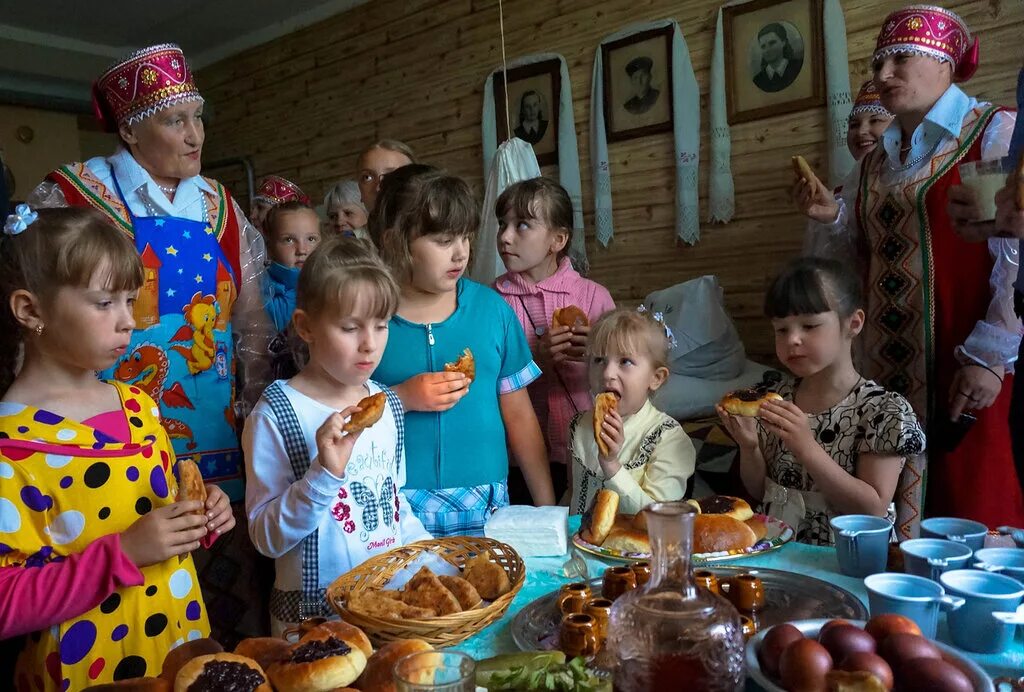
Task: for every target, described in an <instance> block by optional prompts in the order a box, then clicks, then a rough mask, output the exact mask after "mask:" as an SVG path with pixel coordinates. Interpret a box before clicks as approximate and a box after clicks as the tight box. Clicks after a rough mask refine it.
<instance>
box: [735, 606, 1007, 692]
mask: <svg viewBox="0 0 1024 692" xmlns="http://www.w3.org/2000/svg"><path fill="white" fill-rule="evenodd" d="M826 622H828V620H795V621H793V622H791V623H790V624H791V625H793V626H794V627H796V628H797V629H798V630H800V631H801V632H803V633H804V634H805V635H806V636H808V637H817V636H818V630H820V629H821V626H822V625H824V624H825V623H826ZM850 623H851V624H854V625H857V626H858V627H863V626H864V621H863V620H851V621H850ZM765 631H766V630H765ZM765 631H761V632H758V633H757V634H756V635H754V636H753V637H751V639H750V641H748V642H747V650H746V658H747V676H748V677H749V678H750V679H752V680H753V681H754V682H756V683H757V684H758V685H759V686H760V687H761V689H763V690H765V692H785V690H784V689H783V688H781V687H779V686H778V685H777V684H775V682H773V681H772V680H770V679H769V678H768V676H767V675H765V673H764V671H762V670H761V664H760V663H759V662H758V660H757V649H758V647H759V646H761V640H762V639H764V635H765ZM931 642H932V644H934V645H935V646H937V647H938V648H939V651H941V652H942V657H943V658H944V659H946V660H947V661H949V662H950V663H952V664H954V665H956V666H957V667H959V668H960V670H962V671H963V672H964V673H966V674H967V677H968V678H970V679H971V684H973V685H974V692H993V691H994V689H995V688H994V687H993V686H992V679H991V678H989V677H988V675H987V674H986V673H985V671H984V670H982V669H981V666H979V665H978V664H977V663H975V662H974V661H972V660H971V659H969V658H967V657H966V656H964V655H963V654H962V653H960V651H958V650H957V649H954V648H953V647H952V646H949V645H948V644H943V643H942V642H939V641H935V640H934V639H932V640H931Z"/></svg>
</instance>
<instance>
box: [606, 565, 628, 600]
mask: <svg viewBox="0 0 1024 692" xmlns="http://www.w3.org/2000/svg"><path fill="white" fill-rule="evenodd" d="M635 588H636V575H635V574H633V570H631V569H630V568H629V567H609V568H608V569H606V570H605V571H604V581H603V582H602V584H601V595H602V596H604V597H605V598H607V599H609V600H612V601H614V600H615V599H616V598H618V597H619V596H621V595H622V594H624V593H626V592H627V591H632V590H633V589H635Z"/></svg>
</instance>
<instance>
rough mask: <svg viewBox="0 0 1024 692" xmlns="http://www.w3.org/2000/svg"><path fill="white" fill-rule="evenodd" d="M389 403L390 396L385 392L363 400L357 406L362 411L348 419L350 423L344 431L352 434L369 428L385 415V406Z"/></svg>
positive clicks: (346, 424)
mask: <svg viewBox="0 0 1024 692" xmlns="http://www.w3.org/2000/svg"><path fill="white" fill-rule="evenodd" d="M387 401H388V396H387V394H385V393H384V392H377V393H376V394H371V395H370V396H368V397H366V398H364V399H362V400H361V401H360V402H359V403H358V404H356V406H358V407H359V409H360V410H359V411H356V412H355V413H353V414H352V417H351V418H349V419H348V423H345V427H344V428H342V430H343V431H344V432H347V433H349V434H351V433H357V432H359V431H360V430H365V429H366V428H369V427H370V426H371V425H373V424H374V423H376V422H377V421H379V420H380V417H381V416H382V415H384V406H385V405H386V404H387Z"/></svg>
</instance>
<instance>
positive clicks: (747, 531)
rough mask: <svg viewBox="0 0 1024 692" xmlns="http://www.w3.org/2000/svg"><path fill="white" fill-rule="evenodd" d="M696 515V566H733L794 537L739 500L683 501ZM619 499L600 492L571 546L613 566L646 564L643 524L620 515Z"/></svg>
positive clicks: (641, 516) (648, 553)
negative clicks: (616, 562) (615, 562)
mask: <svg viewBox="0 0 1024 692" xmlns="http://www.w3.org/2000/svg"><path fill="white" fill-rule="evenodd" d="M687 502H688V503H689V504H691V505H692V506H693V507H694V508H695V509H696V510H697V512H698V514H697V516H696V517H695V518H694V525H693V555H692V557H691V559H692V560H693V561H695V562H718V561H722V560H733V559H736V558H739V557H745V556H748V555H753V554H757V553H765V552H768V551H770V550H775V549H776V548H779V547H780V546H782V545H784V544H785V543H788V542H789V541H791V540H793V538H794V536H795V532H794V531H793V528H792V527H790V526H789V525H788V524H786V523H785V522H783V521H780V520H779V519H776V518H774V517H769V516H767V515H764V514H755V513H754V511H753V509H751V507H750V505H749V504H748V503H747V502H746V500H743V499H742V498H739V497H731V496H728V495H711V496H710V497H705V498H701V499H699V500H687ZM618 507H619V496H618V493H616V492H614V491H612V490H608V489H607V488H603V489H602V490H599V491H598V493H597V497H596V498H595V500H594V505H593V506H592V507H591V508H590V509H589V510H587V512H586V513H585V514H584V515H583V519H582V521H581V523H580V530H579V531H577V532H576V533H575V534H573V537H572V542H573V544H574V545H575V546H576V547H578V548H579V549H580V550H582V551H584V552H587V553H591V554H592V555H598V556H600V557H606V558H611V559H615V560H624V561H632V560H647V559H649V558H650V557H651V543H650V539H649V538H648V536H647V521H646V517H645V516H644V514H643V512H641V513H640V514H636V515H633V514H619V512H618Z"/></svg>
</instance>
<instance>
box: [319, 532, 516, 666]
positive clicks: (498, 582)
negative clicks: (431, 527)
mask: <svg viewBox="0 0 1024 692" xmlns="http://www.w3.org/2000/svg"><path fill="white" fill-rule="evenodd" d="M437 558H439V559H440V560H442V561H443V563H441V562H439V561H438V560H437ZM431 562H433V563H434V565H435V569H431V567H430V563H431ZM421 563H425V564H423V566H421V567H419V568H418V569H417V568H416V565H419V564H421ZM444 563H447V564H446V565H444V566H445V567H446V568H447V570H441V569H436V565H438V564H444ZM444 571H450V572H451V574H444V573H442V572H444ZM400 572H405V573H408V572H413V575H412V577H411V578H410V579H409V580H408V581H407V582H405V584H404V585H403V586H402V587H401V588H396V587H395V586H393V585H391V581H392V578H393V577H395V576H396V575H398V574H399V573H400ZM525 578H526V565H524V564H523V560H522V558H521V557H519V554H518V553H517V552H516V551H515V550H514V549H513V548H512V547H511V546H509V545H507V544H505V543H501V542H499V541H495V540H492V539H489V538H482V537H476V536H450V537H447V538H435V539H431V540H425V541H417V542H416V543H410V544H409V545H406V546H402V547H401V548H396V549H395V550H391V551H389V552H387V553H382V554H381V555H376V556H374V557H372V558H370V559H369V560H367V561H366V562H364V563H363V564H361V565H359V566H358V567H356V568H354V569H352V570H350V571H349V572H346V573H345V574H343V575H341V576H340V577H338V578H337V579H335V580H334V582H333V583H332V584H331V585H330V586H329V587H328V588H327V602H328V603H329V604H330V605H331V607H332V608H334V609H335V610H336V611H337V612H338V614H339V615H340V616H341V617H342V619H344V620H345V621H346V622H349V623H351V624H353V625H356V626H357V627H360V628H361V629H362V630H363V631H365V632H366V634H367V635H368V636H369V637H370V639H371V640H372V641H373V643H374V644H377V645H378V646H379V645H382V644H385V643H387V642H390V641H395V640H397V639H409V638H418V639H423V640H424V641H426V642H428V643H430V644H433V645H435V646H451V645H453V644H458V643H459V642H461V641H463V640H465V639H467V638H469V637H471V636H473V635H474V634H476V633H477V632H479V631H480V630H482V629H483V628H484V627H486V626H487V625H489V624H491V623H492V622H495V621H496V620H498V619H499V618H501V616H502V615H504V613H505V611H506V610H507V609H508V607H509V605H510V604H511V603H512V599H513V598H515V595H516V594H517V593H518V592H519V589H520V588H522V586H523V582H524V580H525Z"/></svg>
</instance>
